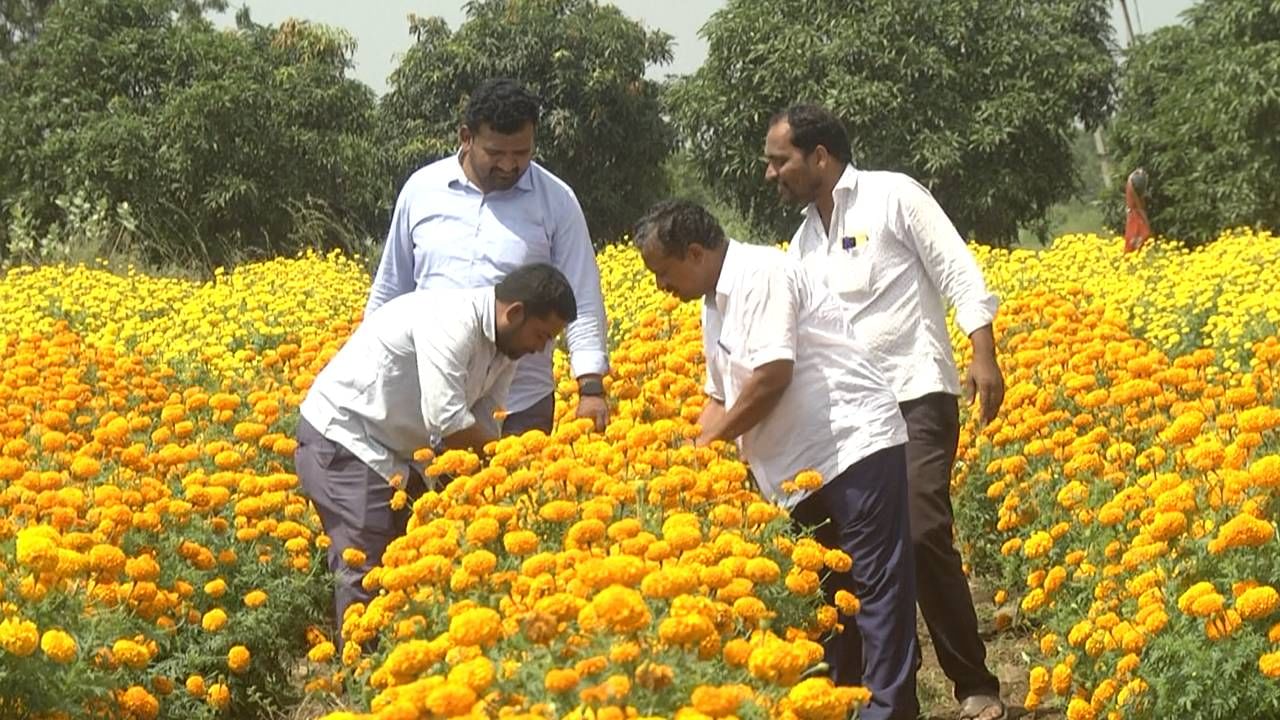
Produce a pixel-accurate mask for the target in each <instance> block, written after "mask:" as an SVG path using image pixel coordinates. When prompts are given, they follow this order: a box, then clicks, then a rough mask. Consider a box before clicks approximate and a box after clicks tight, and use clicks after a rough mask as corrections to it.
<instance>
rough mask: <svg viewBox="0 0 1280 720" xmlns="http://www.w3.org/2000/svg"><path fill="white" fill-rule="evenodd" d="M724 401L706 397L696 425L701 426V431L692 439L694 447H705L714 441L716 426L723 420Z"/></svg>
mask: <svg viewBox="0 0 1280 720" xmlns="http://www.w3.org/2000/svg"><path fill="white" fill-rule="evenodd" d="M725 412H726V411H725V409H724V403H723V402H721V401H719V400H717V399H715V398H713V397H709V398H707V404H706V405H704V406H703V408H702V415H701V416H699V417H698V426H699V427H701V428H702V432H700V433H698V437H697V438H696V439H695V440H694V441H693V446H694V447H700V448H703V447H706V446H708V445H710V444H711V443H713V442H715V440H716V436H715V432H716V428H717V427H719V426H720V424H721V423H723V422H724V416H725Z"/></svg>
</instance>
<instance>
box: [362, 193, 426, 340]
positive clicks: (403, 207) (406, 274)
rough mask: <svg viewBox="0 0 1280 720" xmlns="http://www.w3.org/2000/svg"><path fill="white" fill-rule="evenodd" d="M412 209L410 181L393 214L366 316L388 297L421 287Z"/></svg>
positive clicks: (374, 277)
mask: <svg viewBox="0 0 1280 720" xmlns="http://www.w3.org/2000/svg"><path fill="white" fill-rule="evenodd" d="M409 210H410V188H409V184H408V183H406V184H405V187H404V189H402V190H401V191H400V197H399V198H398V199H397V200H396V207H395V211H394V212H393V213H392V216H391V228H390V229H389V230H388V231H387V244H386V245H385V246H384V247H383V249H382V261H381V262H379V263H378V272H377V273H376V274H375V275H374V276H373V285H372V286H371V287H370V289H369V301H368V302H367V303H366V304H365V306H364V314H365V317H368V316H369V315H370V314H371V313H372V312H373V311H374V310H377V309H378V308H379V307H381V306H382V305H383V304H384V303H386V302H387V301H388V300H391V299H392V298H395V297H399V296H400V295H404V294H405V293H408V292H413V290H414V288H415V287H417V282H416V277H417V276H416V274H415V270H416V268H414V266H413V223H412V220H411V217H410V211H409Z"/></svg>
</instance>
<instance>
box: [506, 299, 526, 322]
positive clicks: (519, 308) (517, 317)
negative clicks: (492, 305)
mask: <svg viewBox="0 0 1280 720" xmlns="http://www.w3.org/2000/svg"><path fill="white" fill-rule="evenodd" d="M524 314H525V306H524V303H523V302H521V301H519V300H516V301H515V302H513V303H510V304H508V305H507V309H506V310H504V311H503V313H502V316H503V319H504V320H506V324H507V325H508V326H509V327H518V326H519V325H520V323H522V322H523V321H524Z"/></svg>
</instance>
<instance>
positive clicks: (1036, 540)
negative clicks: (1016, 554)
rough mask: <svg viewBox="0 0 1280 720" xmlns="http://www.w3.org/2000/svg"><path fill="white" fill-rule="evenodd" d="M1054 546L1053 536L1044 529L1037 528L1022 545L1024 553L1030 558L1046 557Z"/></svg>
mask: <svg viewBox="0 0 1280 720" xmlns="http://www.w3.org/2000/svg"><path fill="white" fill-rule="evenodd" d="M1052 548H1053V537H1052V536H1051V535H1049V533H1047V532H1045V531H1043V530H1037V531H1036V532H1034V533H1032V534H1031V537H1029V538H1027V540H1026V542H1025V543H1024V544H1023V546H1022V554H1023V556H1025V557H1026V558H1028V559H1035V558H1039V557H1044V556H1045V555H1047V554H1048V553H1049V550H1051V549H1052Z"/></svg>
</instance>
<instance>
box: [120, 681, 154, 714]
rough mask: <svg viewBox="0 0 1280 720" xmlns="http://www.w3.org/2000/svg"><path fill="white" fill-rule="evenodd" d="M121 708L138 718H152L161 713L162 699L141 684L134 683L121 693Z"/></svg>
mask: <svg viewBox="0 0 1280 720" xmlns="http://www.w3.org/2000/svg"><path fill="white" fill-rule="evenodd" d="M119 702H120V709H121V710H124V712H125V715H126V716H127V717H130V718H137V720H152V719H153V718H155V717H156V716H157V715H159V714H160V701H159V700H156V698H155V696H154V695H152V694H151V693H149V692H147V689H146V688H144V687H141V686H139V685H133V686H131V687H130V688H129V689H128V690H125V691H124V692H123V693H121V694H120V700H119Z"/></svg>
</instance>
